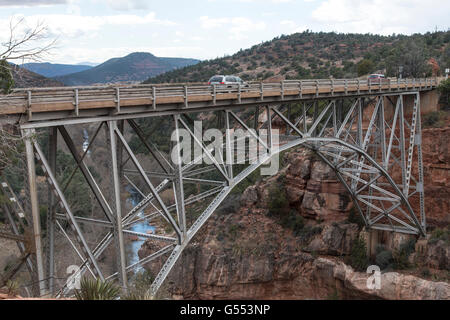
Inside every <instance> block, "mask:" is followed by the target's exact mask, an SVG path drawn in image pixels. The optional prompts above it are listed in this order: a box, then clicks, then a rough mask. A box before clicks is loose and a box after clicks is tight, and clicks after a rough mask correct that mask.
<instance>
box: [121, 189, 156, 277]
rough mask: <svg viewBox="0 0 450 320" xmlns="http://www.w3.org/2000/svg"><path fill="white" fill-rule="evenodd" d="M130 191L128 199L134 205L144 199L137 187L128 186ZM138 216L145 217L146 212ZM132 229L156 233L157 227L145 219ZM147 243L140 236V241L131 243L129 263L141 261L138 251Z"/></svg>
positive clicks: (137, 270) (139, 269)
mask: <svg viewBox="0 0 450 320" xmlns="http://www.w3.org/2000/svg"><path fill="white" fill-rule="evenodd" d="M127 189H128V192H129V193H130V197H129V198H128V200H127V201H130V202H131V204H132V206H133V207H134V206H136V205H137V204H138V203H139V202H140V201H142V196H141V194H139V193H138V192H137V191H136V189H134V188H133V187H131V186H129V187H128V188H127ZM138 217H140V218H142V217H144V212H143V211H140V212H139V213H138ZM131 230H132V231H134V232H140V233H146V234H148V233H155V231H156V227H155V226H152V225H151V224H150V223H149V222H148V221H147V220H143V221H142V222H140V223H138V224H135V225H133V227H132V228H131ZM144 243H145V239H143V238H139V240H138V241H132V242H131V244H130V245H129V248H127V249H128V250H127V251H128V252H129V254H130V261H129V264H133V263H136V262H138V261H139V255H138V252H139V250H140V249H141V246H142V245H143V244H144ZM141 270H142V267H137V268H136V269H135V270H134V271H135V273H137V272H139V271H141Z"/></svg>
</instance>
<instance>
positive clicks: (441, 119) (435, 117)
mask: <svg viewBox="0 0 450 320" xmlns="http://www.w3.org/2000/svg"><path fill="white" fill-rule="evenodd" d="M446 117H447V113H446V112H444V111H433V112H430V113H427V114H426V115H424V116H423V120H422V124H423V127H424V128H441V127H443V126H444V125H445V118H446Z"/></svg>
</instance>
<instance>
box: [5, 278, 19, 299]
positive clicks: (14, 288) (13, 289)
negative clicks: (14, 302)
mask: <svg viewBox="0 0 450 320" xmlns="http://www.w3.org/2000/svg"><path fill="white" fill-rule="evenodd" d="M19 288H20V286H19V283H18V282H17V281H15V280H8V282H7V283H6V289H7V290H8V295H9V296H17V295H18V294H19Z"/></svg>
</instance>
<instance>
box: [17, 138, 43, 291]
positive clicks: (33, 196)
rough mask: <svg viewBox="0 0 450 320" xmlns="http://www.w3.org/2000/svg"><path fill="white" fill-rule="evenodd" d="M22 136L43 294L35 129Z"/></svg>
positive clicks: (39, 276)
mask: <svg viewBox="0 0 450 320" xmlns="http://www.w3.org/2000/svg"><path fill="white" fill-rule="evenodd" d="M22 134H23V136H24V138H25V152H26V157H27V170H28V188H29V192H30V203H31V214H32V218H33V234H34V244H35V246H36V266H37V275H38V281H39V292H40V295H41V296H43V295H45V294H46V290H45V283H44V279H45V277H44V259H43V251H42V233H41V219H40V212H39V202H38V194H37V185H36V164H35V162H34V149H33V140H34V139H35V138H34V135H35V131H34V130H33V129H30V130H24V131H23V133H22Z"/></svg>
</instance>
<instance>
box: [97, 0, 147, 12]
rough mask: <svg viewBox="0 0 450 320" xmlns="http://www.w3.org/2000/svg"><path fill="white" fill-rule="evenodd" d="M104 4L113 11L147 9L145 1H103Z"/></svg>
mask: <svg viewBox="0 0 450 320" xmlns="http://www.w3.org/2000/svg"><path fill="white" fill-rule="evenodd" d="M105 1H106V3H107V4H108V5H109V6H110V7H111V8H112V9H114V10H119V11H128V10H145V9H148V8H149V1H147V0H105Z"/></svg>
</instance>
